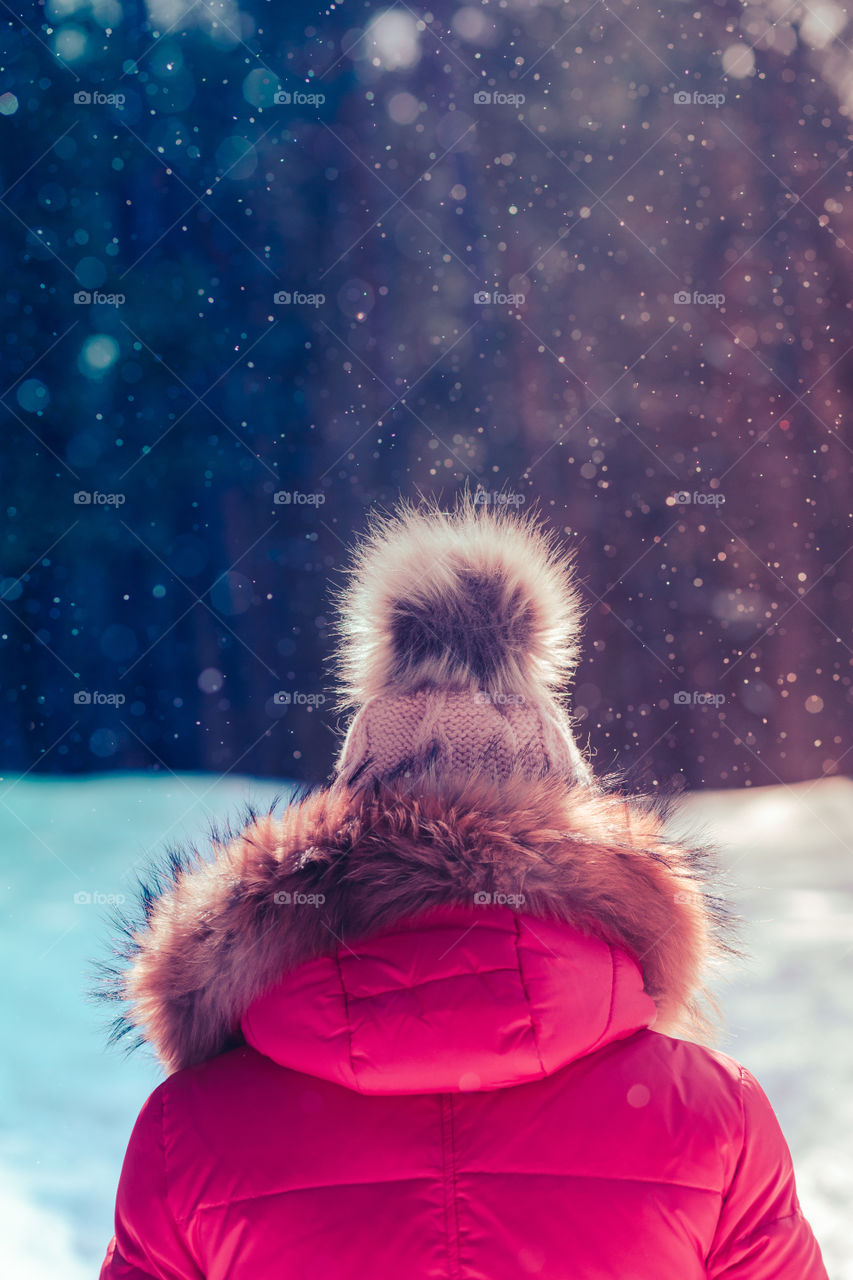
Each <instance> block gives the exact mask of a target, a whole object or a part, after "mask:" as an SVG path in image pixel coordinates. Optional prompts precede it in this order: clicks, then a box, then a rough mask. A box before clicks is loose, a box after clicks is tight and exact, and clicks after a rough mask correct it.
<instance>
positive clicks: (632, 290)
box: [0, 0, 853, 788]
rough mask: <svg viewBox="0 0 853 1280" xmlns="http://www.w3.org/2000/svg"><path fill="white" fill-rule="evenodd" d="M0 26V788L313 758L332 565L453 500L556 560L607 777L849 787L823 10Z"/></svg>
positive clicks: (403, 8) (846, 268) (831, 146)
mask: <svg viewBox="0 0 853 1280" xmlns="http://www.w3.org/2000/svg"><path fill="white" fill-rule="evenodd" d="M13 10H14V12H13ZM2 17H3V22H4V41H3V43H4V56H3V59H2V63H3V68H2V81H0V129H2V162H0V191H2V198H0V220H2V227H3V235H2V249H0V252H2V266H3V290H2V328H3V335H2V349H3V353H4V361H3V374H2V384H0V385H2V396H0V406H2V410H3V415H4V428H3V433H2V438H1V439H0V459H2V467H0V485H2V502H0V508H1V509H2V521H3V527H2V549H3V550H2V565H0V579H2V581H0V602H1V603H2V609H0V632H1V633H2V650H0V652H2V670H0V705H2V710H3V715H2V727H0V741H1V742H2V748H1V749H0V765H1V766H2V767H3V768H5V769H7V770H10V771H13V772H24V771H27V770H35V771H36V772H44V773H54V772H72V773H73V772H83V771H103V770H112V769H142V770H148V769H150V770H198V769H201V770H208V771H212V772H216V773H219V774H225V773H229V772H231V771H236V772H238V773H239V774H254V775H256V776H267V777H275V776H284V777H290V778H297V779H301V778H305V779H309V780H321V779H322V778H324V777H325V776H326V775H327V774H328V772H329V769H330V767H331V763H332V759H333V753H334V751H335V748H336V741H337V734H338V731H339V728H340V726H339V724H338V721H337V718H336V715H335V710H334V705H333V702H332V699H331V696H330V686H329V679H328V674H327V670H326V661H327V658H328V653H329V647H330V634H329V621H330V612H329V608H330V601H329V594H328V586H329V583H330V582H331V583H334V582H335V580H336V575H337V571H338V570H339V569H340V568H341V566H342V565H343V564H344V563H345V560H346V550H345V548H346V546H347V545H348V544H349V543H350V542H351V540H352V538H353V536H354V535H356V534H357V533H358V532H359V531H361V530H362V529H363V528H364V525H365V520H366V517H367V514H368V512H369V510H370V508H372V507H374V506H376V505H380V506H388V505H389V504H391V503H392V502H393V501H394V500H395V499H396V498H397V497H398V495H400V494H403V495H406V496H409V497H414V496H416V495H417V494H418V493H423V494H428V495H432V496H435V497H437V498H438V499H439V500H440V501H441V502H442V503H444V504H447V505H450V504H451V503H452V502H453V500H454V497H455V495H456V494H457V492H459V491H460V490H461V489H463V488H464V487H466V486H467V487H468V488H470V489H471V490H473V491H475V492H477V493H478V495H479V500H481V501H483V502H484V503H485V502H504V503H510V504H512V505H513V506H514V507H516V508H519V509H527V508H529V507H531V506H533V505H537V504H538V507H539V509H540V511H541V512H542V513H543V515H545V516H546V517H547V519H548V520H549V521H550V522H551V523H552V524H553V525H554V526H555V527H556V528H557V529H559V530H561V531H565V534H564V536H565V538H566V540H567V541H569V542H571V543H572V544H573V545H576V546H577V549H578V556H579V566H580V571H581V574H582V578H583V582H584V587H583V590H584V594H585V598H586V601H587V605H588V614H587V619H586V635H585V651H584V658H583V662H582V664H581V667H580V669H579V672H578V676H577V680H576V685H575V689H574V692H573V709H574V713H575V715H576V717H577V719H578V721H579V729H580V737H581V738H582V739H583V741H584V742H587V743H588V744H589V746H590V747H591V749H592V750H593V751H594V753H595V758H596V763H597V766H598V767H599V768H601V769H608V768H611V767H613V766H614V765H615V766H619V767H622V768H626V769H628V770H632V771H634V772H635V773H636V774H637V775H638V776H639V775H643V776H644V777H645V778H646V779H649V780H651V781H652V782H653V783H654V784H659V785H661V786H664V787H666V788H671V787H673V786H674V787H676V788H678V787H685V786H686V787H694V788H697V787H715V788H719V787H735V786H744V785H761V784H767V783H773V782H793V781H797V780H800V779H805V778H817V777H820V776H822V775H824V774H832V773H836V772H840V773H849V771H850V763H851V760H853V755H848V754H847V752H848V751H849V750H850V740H849V726H850V723H851V710H853V705H852V704H853V697H851V674H853V671H852V670H851V658H853V648H851V645H853V636H851V627H850V616H851V603H852V602H853V556H851V554H850V552H851V517H850V510H851V501H853V484H851V479H853V466H851V462H853V440H851V429H850V424H849V413H848V410H847V405H848V403H849V400H850V395H851V391H853V387H851V383H852V382H853V315H851V298H853V195H851V173H853V162H852V161H851V157H850V154H849V151H850V139H851V131H850V112H851V107H853V47H851V46H853V31H851V29H850V27H849V24H848V13H847V10H846V9H844V8H843V7H841V6H839V5H837V4H835V3H832V2H831V0H820V2H819V3H810V4H809V5H808V6H807V5H805V4H800V3H794V4H788V3H787V0H756V2H755V3H748V4H740V3H736V2H735V0H723V2H719V3H716V4H706V5H702V6H698V7H696V8H694V7H693V6H691V5H688V4H682V3H672V4H669V5H666V6H664V7H662V8H660V9H659V8H657V7H656V6H653V5H650V4H646V3H636V2H631V3H622V2H621V0H608V2H607V3H605V2H604V0H593V3H588V0H577V2H573V3H571V4H566V3H561V2H557V0H550V2H549V0H541V2H533V0H500V2H499V3H486V4H474V3H472V4H463V5H460V4H458V3H443V2H442V3H436V4H434V5H432V7H431V8H430V9H429V10H427V9H426V8H422V7H421V6H419V5H410V4H408V3H402V2H398V3H393V4H392V3H384V4H378V5H377V4H362V3H344V4H342V5H330V6H329V7H328V9H327V10H325V11H323V10H322V9H317V8H315V6H314V5H313V4H307V3H303V0H287V2H286V3H281V2H280V0H272V2H264V0H223V2H221V3H216V2H215V0H195V2H194V3H190V0H149V2H148V3H147V4H146V3H143V0H46V3H45V4H44V5H35V4H24V3H23V0H20V3H19V4H18V5H14V4H12V5H4V6H3V14H2ZM478 295H479V296H478ZM483 295H485V299H484V297H483Z"/></svg>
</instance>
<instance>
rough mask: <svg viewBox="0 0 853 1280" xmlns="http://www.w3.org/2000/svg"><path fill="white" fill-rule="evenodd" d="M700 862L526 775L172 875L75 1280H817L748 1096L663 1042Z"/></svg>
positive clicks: (686, 958)
mask: <svg viewBox="0 0 853 1280" xmlns="http://www.w3.org/2000/svg"><path fill="white" fill-rule="evenodd" d="M706 870H707V865H706V856H705V855H703V854H701V853H699V852H697V851H695V850H689V849H686V848H684V847H677V846H673V845H671V844H668V843H666V842H665V841H664V840H663V838H662V836H661V834H660V827H659V821H658V819H657V818H655V816H654V815H652V814H651V813H649V812H647V811H644V810H643V809H641V808H640V807H638V806H636V805H633V804H630V803H627V802H624V801H622V800H618V799H612V798H605V797H603V796H601V795H596V794H594V793H592V792H591V791H590V790H589V789H586V788H577V789H576V790H574V791H570V792H567V791H566V789H565V786H564V785H563V786H562V787H561V786H559V785H558V784H555V783H554V782H552V781H549V780H542V781H537V782H518V783H513V784H511V785H509V786H503V787H501V788H500V790H498V789H497V788H495V787H493V786H490V785H489V784H486V783H484V782H483V783H481V782H477V783H471V782H470V781H469V782H468V783H465V784H462V783H459V785H458V786H456V787H455V788H454V787H453V786H449V785H448V783H447V782H444V783H442V784H441V786H439V785H438V784H436V785H435V786H434V787H432V788H430V787H425V788H422V789H421V790H420V791H419V792H418V794H417V796H416V797H414V796H412V795H408V794H406V793H405V792H404V791H403V790H401V789H400V787H399V786H392V787H386V788H384V789H383V790H382V791H381V792H380V793H379V794H378V795H376V796H368V795H362V796H361V797H360V798H357V797H354V796H352V795H350V794H348V793H346V792H344V793H337V792H335V791H331V792H328V791H327V792H320V793H316V794H314V795H313V796H310V797H309V798H307V799H306V800H303V801H302V802H301V803H300V804H298V805H294V806H291V808H290V809H289V810H288V811H287V812H286V813H285V815H284V817H273V816H271V815H270V816H266V817H263V818H260V819H253V820H252V821H251V822H250V823H249V824H248V825H247V827H246V828H245V830H244V831H243V832H242V833H241V834H239V835H236V836H229V837H228V838H227V839H223V840H222V841H221V842H220V843H219V844H218V845H217V847H216V850H215V857H214V859H213V860H212V861H200V860H198V859H195V860H193V859H190V860H189V861H188V862H187V863H185V864H184V865H183V866H178V867H177V868H175V869H174V872H173V875H172V878H171V880H170V882H169V883H168V885H167V886H166V887H165V888H164V889H162V891H161V893H160V896H159V897H158V898H156V899H155V900H154V901H153V902H149V906H148V919H147V922H146V924H145V925H144V926H143V927H141V928H140V929H139V930H137V931H135V934H134V938H133V943H132V946H131V949H130V953H129V955H128V960H129V967H128V969H127V971H126V972H125V973H123V974H121V975H120V976H119V990H118V994H120V995H121V996H122V997H123V998H124V999H125V1000H127V1001H128V1002H129V1005H130V1010H129V1019H128V1020H129V1024H130V1025H132V1026H136V1027H137V1028H138V1029H139V1031H140V1032H141V1033H142V1035H143V1036H144V1037H146V1038H148V1039H149V1040H150V1041H151V1042H152V1044H153V1045H154V1047H155V1048H156V1049H157V1051H158V1053H159V1054H160V1057H161V1059H162V1061H163V1062H164V1064H165V1066H166V1068H167V1070H169V1071H171V1072H172V1074H170V1075H169V1077H168V1078H167V1079H166V1081H165V1083H163V1084H162V1085H160V1087H159V1088H157V1089H156V1090H155V1091H154V1093H153V1094H152V1095H151V1097H150V1098H149V1099H148V1101H147V1102H146V1104H145V1106H144V1107H143V1109H142V1112H141V1114H140V1116H139V1119H138V1121H137V1124H136V1127H135V1129H134V1131H133V1135H132V1137H131V1140H130V1145H129V1147H128V1152H127V1157H126V1160H125V1164H124V1169H123V1172H122V1176H121V1183H120V1186H119V1192H118V1201H117V1208H116V1234H115V1238H114V1239H113V1241H112V1242H111V1244H110V1247H109V1250H108V1253H107V1258H106V1261H105V1263H104V1266H103V1270H102V1272H101V1280H150V1278H151V1277H157V1278H158V1280H201V1278H202V1277H204V1280H226V1278H227V1280H296V1278H297V1277H299V1278H300V1280H302V1278H303V1277H310V1280H364V1278H365V1277H370V1278H371V1280H426V1278H427V1277H429V1278H435V1280H439V1278H441V1280H524V1278H525V1277H531V1278H539V1280H570V1278H571V1280H576V1278H578V1277H584V1280H700V1278H703V1277H719V1278H720V1280H826V1271H825V1269H824V1266H823V1263H822V1261H821V1257H820V1251H819V1249H818V1246H817V1243H816V1241H815V1239H814V1237H813V1235H812V1232H811V1230H810V1228H809V1226H808V1224H807V1222H806V1221H805V1219H804V1218H803V1216H802V1212H801V1210H800V1206H799V1203H798V1200H797V1194H796V1189H795V1184H794V1173H793V1169H792V1166H791V1158H790V1155H789V1153H788V1148H787V1146H786V1143H785V1139H784V1137H783V1136H782V1133H781V1131H780V1128H779V1124H778V1122H777V1120H776V1117H775V1115H774V1113H773V1110H772V1108H771V1106H770V1104H769V1102H768V1101H767V1098H766V1097H765V1095H764V1093H763V1092H762V1090H761V1088H760V1087H759V1085H758V1084H757V1082H756V1081H755V1079H754V1078H753V1077H752V1076H751V1075H750V1074H749V1072H748V1071H746V1070H744V1068H742V1067H740V1066H739V1065H738V1064H737V1063H736V1062H735V1061H733V1060H732V1059H731V1058H729V1057H727V1056H726V1055H725V1054H722V1053H718V1052H714V1051H712V1050H710V1049H708V1048H705V1047H702V1046H701V1045H700V1044H697V1043H693V1042H690V1041H687V1040H684V1039H677V1038H674V1037H673V1035H672V1034H666V1033H665V1030H664V1028H669V1029H670V1030H672V1029H673V1028H674V1027H675V1026H676V1025H678V1024H679V1022H681V1023H682V1024H683V1023H684V1020H685V1018H687V1017H688V1016H689V1013H690V1010H691V1007H693V1008H694V1013H695V1005H694V997H695V994H696V991H697V985H698V975H699V970H700V968H701V966H702V965H703V964H704V962H705V961H706V960H707V959H708V958H709V956H710V955H712V954H713V953H714V951H715V950H716V951H720V950H721V949H723V950H724V949H725V942H724V941H721V939H720V931H721V929H722V928H723V927H724V925H725V910H724V908H723V907H722V904H720V902H719V900H717V899H715V898H713V897H712V896H711V895H709V893H708V892H707V890H706V889H705V888H703V886H702V881H701V877H702V875H703V873H704V872H705V871H706Z"/></svg>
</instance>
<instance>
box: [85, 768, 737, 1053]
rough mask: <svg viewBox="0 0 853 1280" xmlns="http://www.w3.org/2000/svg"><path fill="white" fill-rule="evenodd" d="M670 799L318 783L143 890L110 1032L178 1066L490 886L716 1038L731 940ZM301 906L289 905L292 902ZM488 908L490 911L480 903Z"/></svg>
mask: <svg viewBox="0 0 853 1280" xmlns="http://www.w3.org/2000/svg"><path fill="white" fill-rule="evenodd" d="M663 816H664V815H663V813H662V811H661V809H660V807H659V806H658V805H655V804H649V803H648V802H645V801H643V800H641V799H637V798H631V799H629V798H625V797H622V796H619V795H616V794H608V793H606V792H604V791H602V790H593V789H592V788H589V787H586V786H573V787H572V786H567V785H566V782H565V780H563V779H560V778H559V777H556V776H545V777H543V778H541V779H537V780H533V781H531V780H526V779H522V778H518V779H512V780H511V781H510V782H509V783H505V784H502V785H498V784H496V783H495V782H493V781H491V780H489V779H487V778H485V777H475V778H471V777H467V778H461V777H452V776H451V777H448V776H446V775H445V776H442V777H441V778H437V777H435V776H432V777H427V778H422V779H420V780H419V782H418V784H417V786H416V787H414V788H413V787H412V784H411V782H408V781H407V780H405V779H400V780H398V781H396V782H393V783H388V784H379V785H377V786H375V787H373V788H372V789H367V790H362V791H360V792H357V793H354V792H351V791H349V790H347V789H341V788H331V789H324V790H318V791H315V792H312V793H309V794H307V795H303V796H302V797H301V798H299V799H295V800H293V801H292V802H291V803H290V804H288V805H287V806H286V808H285V809H284V811H283V812H282V813H280V814H278V813H276V812H275V811H274V810H273V811H271V812H269V813H267V814H265V815H263V816H257V815H255V814H252V815H250V816H249V818H248V820H247V822H246V824H245V825H244V826H243V828H242V829H241V830H240V831H239V832H232V831H228V832H226V833H219V834H214V836H213V841H212V848H211V850H210V852H209V853H206V854H202V853H200V852H198V851H197V850H195V849H192V850H189V851H184V852H173V853H172V854H171V855H170V861H169V865H168V867H167V869H166V871H165V872H164V873H161V874H159V875H157V876H155V877H154V882H153V883H151V884H148V885H143V886H142V892H141V905H142V908H143V916H144V919H143V920H142V921H141V922H139V923H134V922H132V921H130V920H124V921H123V931H124V943H123V945H121V946H120V947H118V948H117V951H116V962H115V963H114V964H113V965H110V966H107V967H106V968H105V982H104V985H103V988H102V991H101V994H102V995H105V996H107V997H108V998H112V999H116V1000H119V1001H122V1002H123V1004H124V1011H123V1013H122V1014H121V1015H120V1016H119V1017H118V1018H117V1020H116V1023H115V1026H114V1032H113V1036H114V1038H116V1039H120V1038H122V1037H124V1036H125V1035H127V1034H128V1033H130V1034H131V1035H133V1034H134V1033H135V1037H134V1042H135V1043H139V1042H141V1041H147V1042H148V1043H149V1044H150V1045H151V1046H152V1048H153V1049H154V1050H155V1052H156V1054H157V1056H158V1057H159V1059H160V1060H161V1062H162V1064H163V1065H164V1067H165V1069H166V1070H167V1071H175V1070H178V1069H180V1068H183V1067H187V1066H191V1065H193V1064H196V1063H200V1062H203V1061H205V1060H206V1059H208V1058H211V1057H213V1056H215V1055H216V1054H219V1053H221V1052H223V1051H224V1050H226V1049H228V1048H231V1047H234V1046H235V1044H239V1043H241V1040H242V1038H241V1032H240V1024H241V1019H242V1018H243V1017H244V1015H246V1013H247V1011H248V1010H249V1008H250V1006H252V1004H253V1002H255V1001H256V1000H258V998H259V997H262V996H263V995H264V993H265V992H268V991H269V990H270V988H271V987H273V986H274V985H275V984H276V983H277V982H278V981H279V980H280V979H281V978H282V975H285V974H288V973H292V972H293V971H295V970H297V969H298V968H299V967H300V966H303V965H306V964H307V963H308V962H311V961H313V960H315V959H316V958H318V957H322V956H332V955H335V954H336V953H339V952H340V951H341V949H349V948H350V947H351V946H353V945H357V943H358V941H359V940H360V939H366V938H370V937H372V936H373V935H376V934H377V933H380V932H381V931H382V930H385V929H387V928H388V927H389V926H392V925H394V924H395V923H397V922H399V921H403V920H408V919H410V918H412V917H415V916H417V915H418V913H422V912H425V911H426V910H427V909H429V908H432V907H439V906H441V905H444V904H457V905H459V906H466V907H469V908H470V909H471V911H472V912H473V913H477V912H478V911H480V912H481V911H482V910H484V908H483V907H481V906H479V905H477V904H478V903H480V902H482V901H483V895H491V899H490V900H491V901H493V902H494V901H497V902H502V901H505V900H506V899H504V898H503V897H502V895H506V898H507V899H508V900H509V902H510V903H511V904H512V903H517V902H520V901H521V900H522V897H523V905H521V906H519V907H518V908H517V910H518V912H519V914H520V915H523V916H524V917H526V918H538V919H540V920H549V921H562V922H566V923H567V924H569V925H572V926H574V927H576V928H577V929H578V930H580V932H582V933H583V934H587V935H591V936H594V937H597V938H600V939H602V940H603V941H604V942H607V943H609V944H610V945H611V946H614V947H618V948H621V949H622V950H624V951H625V952H627V953H628V955H629V956H630V957H632V958H633V960H635V961H636V963H637V965H638V966H639V968H640V970H641V972H642V976H643V982H644V987H645V991H646V992H647V994H648V996H650V997H651V999H652V1000H653V1001H654V1004H655V1006H656V1008H657V1020H656V1022H655V1028H656V1029H657V1030H663V1031H669V1032H671V1033H675V1034H682V1035H686V1036H688V1037H690V1038H698V1039H702V1038H704V1037H705V1036H707V1031H708V1020H707V1015H706V1013H705V1008H706V1006H707V1005H708V1004H709V1003H710V1005H711V1006H712V1007H713V1001H710V1000H709V998H708V997H707V993H706V992H705V991H704V988H703V980H704V972H705V969H706V966H707V964H708V962H710V961H713V960H714V959H716V958H719V957H721V956H722V955H724V954H725V953H732V952H734V950H735V948H734V947H733V945H732V943H731V940H730V934H731V930H732V923H733V917H732V915H731V913H730V911H729V909H728V908H727V906H726V904H725V902H724V901H723V900H722V899H721V898H720V897H718V896H716V894H715V893H714V891H713V887H712V886H711V884H709V877H710V876H712V875H713V874H714V870H715V869H714V860H713V856H712V854H711V852H710V851H709V850H708V849H706V848H701V847H698V848H697V847H687V846H686V845H683V844H677V843H673V842H672V841H670V840H668V839H667V838H666V837H665V836H664V834H663ZM284 906H289V907H291V909H283V907H284ZM485 909H488V908H485Z"/></svg>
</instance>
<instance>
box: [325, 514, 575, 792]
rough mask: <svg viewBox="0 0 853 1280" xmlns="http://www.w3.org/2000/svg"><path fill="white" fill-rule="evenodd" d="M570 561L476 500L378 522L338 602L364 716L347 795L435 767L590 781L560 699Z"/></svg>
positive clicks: (571, 652) (343, 655)
mask: <svg viewBox="0 0 853 1280" xmlns="http://www.w3.org/2000/svg"><path fill="white" fill-rule="evenodd" d="M579 615H580V610H579V606H578V600H577V596H576V592H575V588H574V585H573V578H572V561H571V558H570V556H568V555H567V554H566V553H565V552H564V551H562V550H561V549H560V548H559V547H558V545H557V544H556V542H555V540H554V538H553V537H552V536H551V535H549V534H548V533H546V532H545V530H544V529H543V528H542V526H541V524H540V523H539V522H538V521H537V520H536V519H535V518H534V517H531V516H527V515H521V514H519V513H517V512H516V511H514V510H511V509H509V508H507V507H504V506H498V507H486V506H482V505H479V504H478V503H477V502H476V500H475V499H474V498H472V497H471V496H470V495H466V497H465V498H463V499H462V500H461V501H460V502H459V503H458V504H457V507H456V509H455V510H454V511H453V512H450V513H447V512H443V511H441V510H439V509H438V508H437V507H435V506H434V505H430V504H428V503H425V504H422V505H421V506H419V507H413V506H411V505H409V504H403V505H401V506H400V507H399V508H398V509H397V511H396V512H395V513H394V514H393V515H392V516H388V517H385V516H379V517H375V518H374V520H373V522H372V525H371V528H370V531H369V534H368V536H367V538H366V539H365V541H364V542H363V543H362V544H361V546H359V547H358V548H357V549H356V551H355V554H354V557H353V562H352V564H351V566H350V570H349V578H348V583H347V586H346V587H345V589H344V591H343V592H342V593H341V596H340V598H339V601H338V628H337V629H338V634H339V640H340V643H339V648H338V653H337V669H338V674H339V687H340V690H341V693H342V705H343V707H344V708H346V709H349V710H351V711H352V710H354V711H355V715H354V716H353V719H352V721H351V723H350V727H349V731H348V733H347V735H346V740H345V742H344V744H343V748H342V750H341V753H340V756H339V758H338V762H337V778H336V783H337V784H338V785H348V786H361V785H367V784H368V783H370V782H371V781H373V780H374V779H389V778H392V777H396V776H399V775H401V774H403V775H406V776H409V777H416V776H417V775H418V774H419V773H421V772H422V771H423V770H425V769H426V768H429V767H431V768H433V769H434V770H436V771H437V772H439V773H440V772H441V771H443V770H448V771H449V770H453V771H454V772H457V771H460V770H461V771H464V772H475V771H477V772H485V773H487V774H490V775H491V776H493V777H494V778H496V779H497V780H499V781H503V780H506V779H507V778H509V777H510V776H512V775H513V774H515V773H519V772H520V773H522V774H524V775H526V776H528V777H537V776H540V775H541V774H543V773H545V772H548V771H552V770H553V771H556V772H559V773H561V774H564V775H565V776H566V777H567V779H569V780H572V781H589V780H590V777H591V775H590V772H589V767H588V765H587V764H586V762H585V761H584V759H583V757H582V755H581V753H580V751H579V749H578V747H577V745H576V743H575V741H574V739H573V737H572V732H571V722H570V720H569V717H568V715H567V713H566V712H565V710H564V709H563V707H562V705H561V703H560V702H559V700H558V695H559V693H560V692H561V691H562V690H563V688H564V687H565V684H566V682H567V680H568V678H569V677H570V675H571V673H572V671H573V670H574V666H575V663H576V658H577V652H576V641H577V635H578V631H579Z"/></svg>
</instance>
